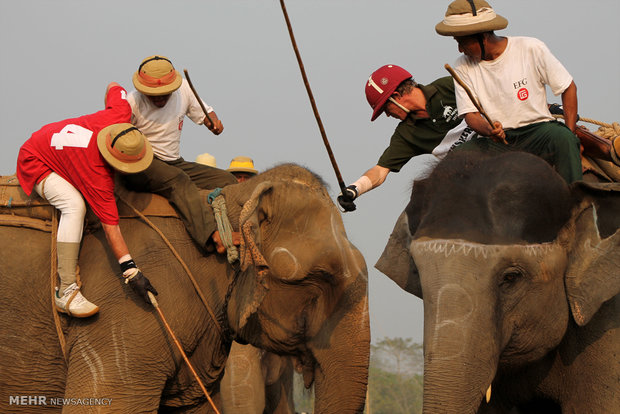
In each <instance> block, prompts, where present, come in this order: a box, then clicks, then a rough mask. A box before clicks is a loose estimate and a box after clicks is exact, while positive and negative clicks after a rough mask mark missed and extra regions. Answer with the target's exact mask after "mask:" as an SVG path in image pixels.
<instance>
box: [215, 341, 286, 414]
mask: <svg viewBox="0 0 620 414" xmlns="http://www.w3.org/2000/svg"><path fill="white" fill-rule="evenodd" d="M294 372H295V371H294V366H293V357H290V356H280V355H276V354H274V353H271V352H267V351H264V350H262V349H258V348H256V347H254V346H252V345H241V344H239V343H237V342H233V344H232V346H231V347H230V354H229V355H228V360H227V361H226V369H225V371H224V377H223V378H222V381H221V383H220V395H221V401H222V412H223V413H224V414H263V413H265V414H294V413H295V404H294V401H293V375H294Z"/></svg>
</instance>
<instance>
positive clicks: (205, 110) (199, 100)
mask: <svg viewBox="0 0 620 414" xmlns="http://www.w3.org/2000/svg"><path fill="white" fill-rule="evenodd" d="M183 73H185V79H187V83H188V84H189V88H190V89H191V90H192V92H194V96H195V97H196V99H197V100H198V103H199V104H200V107H201V108H202V111H203V112H204V113H205V116H206V117H207V121H209V123H210V124H211V125H212V126H215V124H214V123H213V120H212V119H211V117H210V116H209V113H208V112H207V108H205V104H203V103H202V99H200V96H198V92H196V88H194V85H193V84H192V81H191V79H190V78H189V73H187V69H183Z"/></svg>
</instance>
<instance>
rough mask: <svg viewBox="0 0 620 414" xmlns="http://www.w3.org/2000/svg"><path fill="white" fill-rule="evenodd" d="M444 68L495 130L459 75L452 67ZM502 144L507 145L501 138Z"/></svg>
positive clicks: (446, 66)
mask: <svg viewBox="0 0 620 414" xmlns="http://www.w3.org/2000/svg"><path fill="white" fill-rule="evenodd" d="M443 66H444V68H446V70H447V71H448V72H450V75H452V77H453V78H454V80H455V81H456V83H458V84H459V85H461V88H463V89H465V92H466V93H467V96H469V99H471V101H472V102H473V104H474V106H475V107H476V109H477V110H478V112H480V115H482V116H483V117H484V119H486V120H487V122H488V123H489V125H491V128H495V127H494V126H493V121H491V118H489V116H488V115H487V113H486V112H484V109H482V106H480V104H479V103H478V100H477V99H476V98H475V97H474V94H473V93H471V91H470V90H469V88H468V87H467V85H465V83H464V82H463V81H462V80H461V78H460V77H459V75H457V73H456V72H455V71H454V69H452V66H450V65H448V64H447V63H446V64H445V65H443ZM502 142H503V143H504V144H506V145H508V142H506V138H502Z"/></svg>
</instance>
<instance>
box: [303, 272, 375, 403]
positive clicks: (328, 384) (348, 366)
mask: <svg viewBox="0 0 620 414" xmlns="http://www.w3.org/2000/svg"><path fill="white" fill-rule="evenodd" d="M358 279H361V278H358ZM347 291H348V292H347V293H348V294H345V295H343V299H342V300H343V301H344V302H346V303H344V304H343V305H344V306H338V308H339V311H338V312H336V313H335V314H334V315H332V316H331V317H330V318H329V320H328V321H327V322H326V323H325V325H324V327H323V328H322V330H321V331H320V332H319V335H317V336H316V337H315V338H313V340H312V341H311V342H310V344H309V345H310V350H311V352H312V354H313V357H314V359H315V360H316V366H315V368H314V385H315V389H314V392H315V407H314V412H315V413H316V414H326V413H330V414H331V413H341V414H345V413H350V414H352V413H362V412H363V410H364V405H365V400H366V387H367V385H368V363H369V358H370V325H369V319H368V297H367V293H366V281H365V280H364V281H363V282H362V281H361V280H359V281H358V282H356V283H354V284H353V285H352V286H349V289H347Z"/></svg>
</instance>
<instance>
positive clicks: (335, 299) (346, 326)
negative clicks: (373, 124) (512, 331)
mask: <svg viewBox="0 0 620 414" xmlns="http://www.w3.org/2000/svg"><path fill="white" fill-rule="evenodd" d="M222 194H223V195H224V198H225V200H226V207H227V210H228V216H229V218H230V221H231V225H232V227H233V228H234V229H240V230H242V232H243V243H242V249H241V266H240V268H239V271H238V272H235V270H234V269H233V267H231V266H230V265H229V264H228V262H227V260H226V257H225V256H222V255H217V254H212V255H207V256H205V255H204V254H202V253H201V251H200V250H199V249H198V248H197V246H196V245H195V244H194V243H193V241H192V239H191V238H190V237H189V236H188V234H187V233H186V231H185V229H184V227H183V225H182V223H181V221H180V220H179V219H178V218H175V217H149V219H150V221H151V222H152V223H153V224H154V225H155V227H156V228H157V229H158V230H160V231H161V233H162V234H163V235H164V236H165V237H166V238H167V239H168V240H169V241H170V243H171V245H172V246H173V247H174V248H175V250H176V252H177V254H178V256H179V257H180V258H181V259H182V260H183V261H184V263H186V264H187V267H188V268H189V269H190V271H191V272H192V273H193V274H194V275H195V278H196V279H197V284H198V287H199V288H200V291H202V292H203V293H204V296H205V299H206V302H207V304H208V305H209V307H210V308H211V309H212V311H213V316H211V315H210V314H209V312H208V311H207V309H206V306H205V305H204V304H203V303H202V302H201V300H200V299H199V297H198V295H197V293H196V289H195V288H194V286H193V284H192V283H191V282H190V280H189V278H188V277H187V276H186V272H185V270H184V268H183V267H182V265H181V264H180V261H179V260H178V258H177V257H175V256H174V255H173V253H172V252H171V249H170V248H169V246H168V245H167V244H166V243H164V241H163V238H162V237H160V235H159V234H158V233H157V232H156V231H155V229H153V228H151V227H150V226H148V225H146V224H145V222H144V221H143V220H142V219H137V218H123V219H121V227H122V230H123V234H124V235H126V240H127V244H128V245H129V247H130V249H131V252H132V255H133V257H134V259H135V260H136V263H138V264H139V265H140V267H141V270H142V271H143V272H144V274H145V275H148V277H149V279H150V280H151V282H152V283H153V285H154V286H156V288H157V290H158V292H159V296H158V302H159V307H160V309H161V310H162V312H163V313H164V315H165V316H166V318H167V320H168V323H169V324H170V326H171V328H172V329H173V330H174V331H175V334H176V336H177V337H178V338H179V341H180V342H181V344H182V346H183V348H184V351H185V353H186V354H187V355H188V357H189V359H190V361H191V362H192V364H193V366H194V368H195V369H196V372H197V373H198V376H199V377H200V378H201V380H202V382H203V383H204V384H205V386H206V388H207V390H208V391H209V392H210V393H212V395H213V396H214V398H215V399H216V402H217V401H218V400H219V399H218V398H217V397H218V395H217V394H218V389H219V380H220V378H221V375H222V371H223V368H224V365H225V363H226V358H227V354H228V351H229V348H230V343H231V340H232V339H235V340H237V341H240V342H244V343H251V344H253V345H254V346H257V347H260V348H262V349H265V350H268V351H270V352H273V353H276V354H283V355H294V356H295V357H296V358H298V359H299V360H300V361H302V363H303V367H304V368H303V370H304V378H305V381H306V385H307V386H310V385H311V384H314V386H315V392H316V400H315V404H316V408H317V409H316V412H317V413H358V412H361V411H362V410H363V407H364V401H365V393H366V384H367V375H368V359H369V348H370V332H369V321H368V299H367V298H368V296H367V282H368V281H367V269H366V266H365V263H364V259H363V257H362V256H361V254H360V252H359V251H358V250H357V249H356V248H355V247H354V246H353V245H352V244H351V243H350V242H349V240H348V239H347V237H346V233H345V230H344V227H343V224H342V219H341V216H340V213H339V211H338V209H337V208H336V206H335V205H334V204H333V202H332V201H331V199H330V197H329V194H328V193H327V191H326V190H325V187H324V185H323V183H322V182H321V180H320V179H319V178H318V177H316V176H315V175H314V174H312V173H311V172H309V171H308V170H306V169H303V168H301V167H298V166H294V165H283V166H279V167H276V168H273V169H271V170H269V171H267V172H265V173H263V174H261V175H259V176H257V177H255V178H253V179H252V180H249V181H246V182H244V183H240V184H235V185H231V186H228V187H226V188H225V189H223V191H222ZM126 195H127V194H126ZM128 195H131V194H128ZM144 197H147V198H150V197H155V196H151V195H145V196H144ZM134 200H135V203H136V207H137V208H138V210H140V208H141V200H144V198H139V197H138V198H134ZM122 204H123V203H122V202H119V205H121V207H122ZM2 222H5V223H6V222H7V221H2ZM11 223H12V225H10V226H7V225H2V226H0V277H1V279H2V283H0V297H1V298H2V300H0V371H1V372H2V375H1V376H0V411H2V412H7V411H10V410H17V409H19V408H22V409H23V408H24V407H23V406H18V405H19V404H21V403H22V402H23V401H24V400H23V399H20V396H28V397H32V396H34V397H39V396H42V397H45V398H47V402H48V403H49V402H50V401H52V400H51V398H59V397H65V398H67V399H71V398H73V399H74V400H68V401H69V403H70V404H71V405H66V406H65V407H64V409H63V412H69V413H70V412H80V413H81V412H97V411H98V410H100V409H101V410H102V411H106V412H107V411H112V412H125V413H128V412H131V413H138V412H156V411H158V410H160V411H163V412H165V411H177V410H178V411H183V412H192V411H195V412H208V411H209V407H208V405H207V401H206V397H205V396H204V394H203V392H202V391H201V389H200V387H199V386H198V384H197V382H196V381H195V380H194V378H193V376H192V375H191V374H190V370H189V368H188V367H187V366H186V364H185V363H184V361H183V360H182V358H181V356H180V354H179V352H178V351H177V350H176V348H175V346H174V343H173V342H172V340H171V339H170V336H169V335H168V333H167V331H166V330H165V329H164V326H163V324H162V322H161V320H160V319H159V318H158V316H157V313H156V312H155V311H154V309H153V308H152V307H151V306H150V305H146V304H145V303H144V301H142V299H140V298H139V297H137V296H136V295H135V293H134V292H133V291H132V290H131V289H129V288H128V286H126V285H125V284H124V283H123V282H122V280H121V278H120V277H119V275H118V274H117V268H118V263H116V261H115V260H114V258H113V255H112V254H111V252H110V251H109V250H108V249H107V248H106V243H105V236H104V234H103V231H101V229H92V230H91V232H87V234H85V235H84V238H83V242H82V247H81V251H80V270H81V277H82V281H83V290H84V291H85V292H86V294H88V295H89V297H90V298H92V299H93V300H95V301H96V302H97V303H98V304H99V305H100V307H101V312H100V313H99V314H98V315H96V316H94V317H92V318H88V319H76V318H70V319H66V318H64V317H62V318H61V322H62V330H63V331H64V337H65V338H66V349H67V354H68V358H67V361H66V362H65V360H64V358H63V355H62V352H61V347H60V345H59V339H58V334H57V332H56V328H55V324H54V319H53V317H52V304H51V300H50V299H51V294H50V293H49V292H50V277H49V274H50V259H49V258H50V256H51V254H50V239H51V237H50V234H49V233H46V232H42V231H40V230H35V229H32V228H26V227H14V225H15V220H13V221H12V222H11ZM84 398H88V399H89V400H87V401H88V402H94V403H95V404H106V406H101V405H99V406H96V405H91V406H85V405H77V404H78V403H79V402H83V400H80V401H79V402H78V403H76V401H77V400H78V399H84ZM91 398H92V399H98V400H90V399H91ZM39 401H40V400H39ZM71 401H73V402H71ZM26 402H27V401H26ZM108 403H109V404H108ZM25 408H26V409H28V408H30V409H33V408H32V407H25ZM52 408H57V409H60V408H61V407H60V406H55V407H52Z"/></svg>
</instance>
